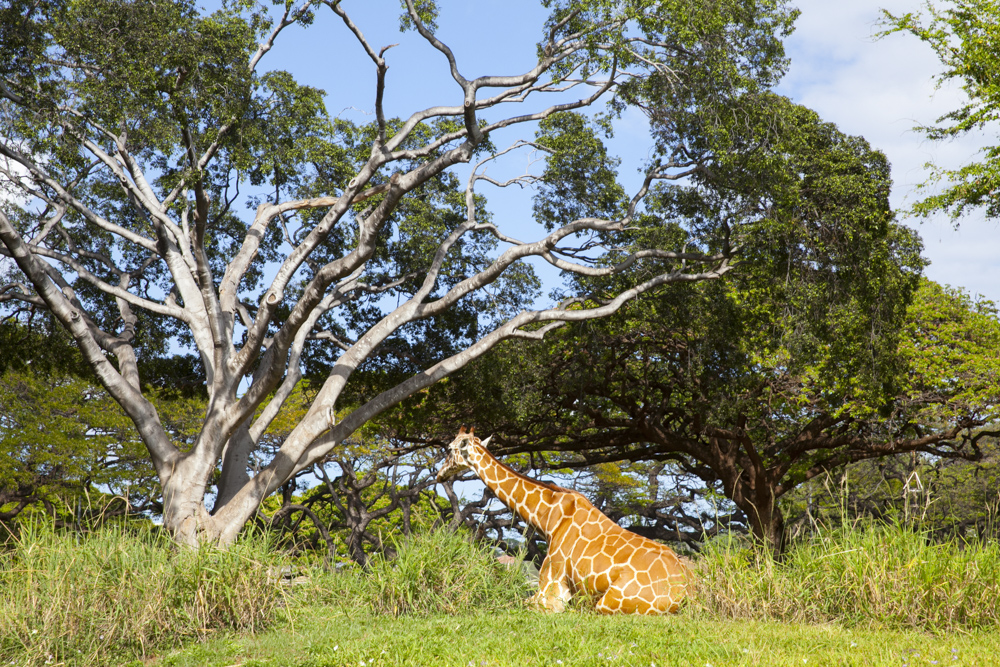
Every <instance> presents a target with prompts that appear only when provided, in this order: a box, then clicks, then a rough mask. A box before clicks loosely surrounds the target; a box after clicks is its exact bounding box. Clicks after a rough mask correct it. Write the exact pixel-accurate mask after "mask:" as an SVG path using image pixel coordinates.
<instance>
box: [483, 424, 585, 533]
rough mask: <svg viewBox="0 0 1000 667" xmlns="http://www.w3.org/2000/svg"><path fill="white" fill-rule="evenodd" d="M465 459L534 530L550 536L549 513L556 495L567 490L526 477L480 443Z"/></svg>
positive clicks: (497, 495)
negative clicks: (502, 461)
mask: <svg viewBox="0 0 1000 667" xmlns="http://www.w3.org/2000/svg"><path fill="white" fill-rule="evenodd" d="M466 458H467V460H468V462H469V463H470V464H471V465H472V469H473V470H475V471H476V474H477V475H478V476H479V479H481V480H482V481H483V484H485V485H486V486H487V487H489V489H490V491H492V492H493V493H494V494H495V495H496V497H497V498H499V499H500V500H501V502H503V503H504V504H505V505H507V507H509V508H510V509H512V510H513V511H515V512H517V514H518V516H520V517H521V518H522V519H523V520H524V521H525V522H527V523H528V524H530V525H531V526H533V527H534V528H535V530H537V531H539V532H541V533H542V534H544V535H545V536H546V537H548V536H549V535H548V529H547V528H546V526H547V525H548V515H549V512H550V511H551V509H552V508H553V507H554V506H555V503H554V502H553V497H554V496H556V495H559V494H561V493H564V492H565V490H564V489H561V488H559V487H558V486H555V485H554V484H545V483H542V482H538V481H536V480H533V479H531V478H530V477H525V476H524V475H522V474H521V473H519V472H516V471H514V470H512V469H511V468H509V467H507V466H505V465H504V464H503V463H500V461H498V460H497V459H496V457H495V456H493V455H492V454H490V453H489V451H487V450H486V448H485V447H482V446H481V445H479V444H478V443H476V444H473V445H472V446H470V447H469V452H468V454H467V455H466Z"/></svg>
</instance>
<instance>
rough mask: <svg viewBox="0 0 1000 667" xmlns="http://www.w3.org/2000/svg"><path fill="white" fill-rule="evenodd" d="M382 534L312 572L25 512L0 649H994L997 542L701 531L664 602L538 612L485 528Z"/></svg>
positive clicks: (188, 656) (60, 654)
mask: <svg viewBox="0 0 1000 667" xmlns="http://www.w3.org/2000/svg"><path fill="white" fill-rule="evenodd" d="M398 547H399V556H398V558H397V559H395V560H394V561H385V560H382V559H375V560H373V562H372V563H371V566H370V567H369V568H368V569H367V570H360V569H355V568H347V569H346V570H344V571H341V572H336V573H325V572H323V571H322V570H320V569H311V568H309V567H308V566H304V565H302V564H295V563H292V562H291V561H290V560H289V558H288V557H287V556H286V555H284V554H282V553H280V552H278V551H276V550H274V548H273V546H272V545H271V544H270V543H269V542H268V540H267V539H266V538H262V537H250V538H248V539H245V540H242V541H241V542H240V543H239V544H237V545H236V547H234V548H231V549H229V550H227V551H219V550H216V549H211V548H207V547H206V548H204V549H201V550H198V551H192V550H178V549H176V548H175V547H174V546H173V545H172V544H170V542H169V541H168V540H167V539H166V538H164V537H163V536H162V535H159V534H158V533H155V532H153V531H148V530H146V531H143V530H139V531H136V530H135V529H123V528H106V529H102V530H100V531H97V532H95V533H92V534H89V535H85V536H79V535H76V534H73V533H60V532H55V531H53V530H51V529H45V528H37V527H36V528H30V529H26V530H24V531H22V534H21V536H20V538H19V540H18V541H17V542H15V543H12V544H8V545H6V546H5V547H3V548H0V667H6V666H7V665H11V666H17V667H22V666H23V667H28V666H34V665H38V666H44V665H75V666H77V665H78V666H80V667H91V666H96V665H136V666H140V665H141V666H143V667H151V666H160V665H162V666H168V665H170V666H178V667H180V666H187V665H191V666H194V665H199V666H201V665H210V666H218V667H234V666H236V665H240V666H251V665H257V666H260V667H263V666H272V665H273V666H275V667H277V666H289V667H291V666H303V667H305V666H310V665H315V666H317V667H319V666H323V665H330V666H345V667H346V666H360V667H374V666H376V665H385V666H390V665H431V666H436V665H456V666H460V667H487V666H490V665H494V666H496V665H638V666H647V665H657V666H660V667H664V666H667V665H692V666H695V667H706V666H710V667H722V666H724V665H726V666H730V665H732V666H736V665H739V666H744V665H746V666H749V665H762V666H764V665H766V666H772V665H774V666H781V665H795V666H796V667H798V666H811V665H858V666H861V665H893V666H896V667H916V666H917V665H954V666H956V667H957V666H967V665H982V666H984V667H986V666H992V665H1000V621H998V619H1000V611H998V609H997V606H998V605H997V600H998V598H1000V566H998V563H1000V548H998V545H996V544H994V543H974V542H963V543H959V542H950V543H944V544H934V543H930V542H928V541H927V540H926V539H925V536H923V535H922V534H921V533H919V532H914V531H912V530H908V529H906V528H903V527H901V526H898V525H897V526H891V525H890V526H867V527H854V528H850V529H845V530H840V531H833V532H830V533H827V534H824V535H817V536H815V537H814V538H812V539H811V540H808V541H805V542H802V543H799V544H797V545H795V547H794V548H793V549H792V550H791V551H790V552H789V554H788V555H787V556H786V558H785V559H784V560H783V561H782V562H780V563H775V562H774V561H772V560H771V559H770V558H768V557H767V556H766V555H764V554H762V553H761V552H759V551H757V550H754V549H750V548H747V547H746V546H741V545H740V544H739V543H738V542H737V543H728V544H721V545H716V546H715V547H713V549H710V550H709V552H708V553H707V554H705V555H703V556H702V557H701V558H700V559H698V560H697V561H696V562H695V566H696V568H697V571H698V583H697V585H696V586H695V587H694V589H693V591H692V598H691V600H690V601H689V602H688V603H687V604H686V605H685V606H684V607H683V608H682V610H681V612H680V613H679V614H678V615H676V616H671V617H663V618H645V617H603V616H599V615H597V614H595V613H594V612H593V611H592V610H591V609H588V607H587V605H586V604H585V603H580V604H575V605H573V606H572V607H573V608H572V609H571V610H570V611H568V612H567V613H565V614H561V615H547V614H540V613H537V612H534V611H531V610H528V609H526V608H525V605H524V602H523V600H524V598H525V597H526V596H527V595H528V593H529V592H530V591H529V590H528V588H527V587H526V585H525V582H524V579H523V577H522V576H521V575H520V573H519V572H517V571H516V570H508V569H506V568H504V567H503V566H501V565H499V564H498V563H497V561H496V559H495V557H494V555H493V553H492V551H491V549H490V548H489V547H487V546H482V545H476V544H473V543H471V542H469V541H468V540H467V539H466V538H465V537H463V536H458V535H452V534H445V533H433V534H429V535H423V536H418V537H417V538H416V539H412V540H410V541H408V542H405V543H403V544H400V545H398ZM289 568H290V569H291V570H292V571H293V572H294V573H295V574H296V575H300V576H298V577H297V578H296V583H294V584H289V583H288V581H287V579H286V578H285V577H283V576H282V573H284V572H285V571H287V570H288V569H289Z"/></svg>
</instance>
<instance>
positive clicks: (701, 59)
mask: <svg viewBox="0 0 1000 667" xmlns="http://www.w3.org/2000/svg"><path fill="white" fill-rule="evenodd" d="M355 4H356V3H353V2H349V1H347V0H344V1H340V0H305V1H304V2H303V3H302V4H298V5H296V4H293V3H292V2H290V1H289V2H286V3H279V4H278V5H276V7H274V8H273V9H274V10H275V11H276V12H278V13H277V14H276V15H271V14H270V13H269V11H270V10H269V9H268V8H267V7H264V6H258V5H256V4H254V3H252V2H242V1H233V2H228V1H227V2H223V5H222V8H221V9H219V10H217V11H215V12H212V13H205V12H203V11H202V10H199V9H198V8H197V7H196V5H195V4H194V3H193V2H192V1H190V0H185V1H181V2H176V1H174V0H152V1H144V2H133V1H131V0H72V1H63V0H13V2H10V3H6V5H5V6H4V7H3V8H2V9H0V12H2V16H0V26H2V28H0V52H2V53H4V54H6V55H7V56H8V57H5V58H4V59H2V62H0V108H2V112H0V118H2V120H0V123H2V125H0V158H2V163H0V188H2V189H3V190H4V191H5V195H6V198H7V201H6V203H4V204H3V205H2V208H0V241H2V246H0V247H2V248H3V253H4V254H5V255H6V256H7V257H10V258H12V259H13V261H14V263H16V267H17V272H16V273H17V275H15V276H14V277H13V278H12V279H11V280H10V281H9V282H7V283H6V284H4V285H2V286H0V299H2V300H4V301H6V302H7V303H8V304H19V307H23V308H27V309H29V310H31V309H36V310H38V309H42V310H48V311H50V312H51V313H52V315H53V316H54V317H55V318H56V319H57V320H58V321H59V322H60V323H61V324H62V325H63V326H64V327H66V328H67V329H68V330H69V331H70V332H71V333H72V335H73V337H74V339H75V340H76V343H77V345H78V346H79V349H80V350H81V352H82V354H83V356H84V358H85V359H86V361H87V362H88V363H89V364H90V365H91V366H92V367H93V369H94V372H95V373H96V374H97V376H98V378H99V379H100V382H101V383H102V384H103V385H104V387H105V388H106V390H107V391H108V393H109V394H110V395H111V396H112V397H113V398H114V399H115V400H116V401H118V402H119V403H120V404H121V405H122V406H123V408H124V409H125V412H126V413H127V414H128V415H129V417H130V418H131V419H132V421H133V422H134V423H135V425H136V427H137V429H138V431H139V434H140V436H141V438H142V440H143V442H144V443H145V445H146V447H147V449H148V451H149V454H150V457H151V460H152V463H153V465H154V466H155V468H156V472H157V475H158V477H159V480H160V483H161V486H162V490H163V500H164V513H163V522H164V526H165V527H166V528H167V529H168V530H169V531H171V533H172V534H173V535H174V536H175V538H176V539H177V540H178V541H180V542H182V543H186V544H195V543H198V542H201V541H215V542H218V543H222V544H226V543H229V542H231V541H232V540H233V539H234V538H235V536H236V535H237V533H238V532H239V530H240V529H241V527H242V526H243V525H244V524H245V522H246V521H247V520H248V519H249V518H250V517H252V516H253V515H254V513H255V512H256V510H257V508H258V506H259V504H260V502H261V500H262V499H263V498H265V497H266V496H268V495H269V494H270V493H272V492H273V491H275V490H276V489H278V488H279V487H280V486H281V485H282V484H284V483H285V482H286V481H287V480H288V479H290V478H292V477H293V476H294V475H296V474H297V473H298V472H300V471H302V470H304V469H307V468H309V467H310V466H312V465H313V464H314V463H316V462H317V461H320V460H322V459H323V458H324V457H325V456H327V455H328V454H329V453H330V452H331V451H333V450H334V449H335V448H336V447H337V446H338V443H341V442H342V441H344V439H345V438H346V437H347V436H349V435H350V434H351V433H352V432H354V431H355V430H356V429H357V428H359V427H360V426H361V425H363V424H364V423H366V422H367V421H368V420H370V419H372V418H373V417H375V416H376V415H378V414H379V413H381V412H382V411H384V410H386V409H387V408H389V407H391V406H393V405H395V404H397V403H398V402H399V401H401V400H403V399H404V398H406V397H408V396H411V395H413V394H414V393H415V392H418V391H420V390H421V389H423V388H426V387H428V386H430V385H431V384H432V383H434V382H436V381H438V380H439V379H441V378H443V377H445V376H447V375H448V374H449V373H452V372H454V371H455V370H457V369H459V368H461V367H462V366H463V365H465V364H467V363H469V362H470V361H471V360H473V359H475V358H476V357H478V356H480V355H482V354H483V353H484V352H486V351H487V350H489V349H490V348H491V347H493V346H494V345H496V344H497V343H498V342H500V341H502V340H504V339H508V338H513V337H534V338H538V337H541V336H542V335H544V333H545V332H546V331H549V330H551V329H552V328H554V327H557V326H558V325H559V324H561V323H564V322H569V321H581V320H587V319H591V318H596V317H601V316H605V315H608V314H610V313H612V312H614V311H616V310H617V309H619V308H620V307H621V306H622V304H624V303H626V302H627V301H628V300H630V299H632V298H633V297H635V296H637V295H639V294H641V293H643V292H647V291H649V290H651V289H655V288H657V287H661V286H663V285H667V284H669V283H685V282H691V281H701V280H707V279H713V278H717V277H719V276H721V275H723V274H725V273H726V272H727V271H728V270H729V268H730V267H731V260H732V257H733V255H734V252H735V248H734V246H733V244H732V243H730V241H729V237H730V236H731V234H732V232H733V225H738V224H739V223H740V220H734V219H732V218H729V217H726V216H722V217H719V218H717V219H708V220H704V219H692V220H681V221H677V224H676V227H677V229H678V230H681V233H679V234H675V235H674V236H673V237H672V238H671V240H670V241H671V242H670V244H669V245H660V246H659V247H655V246H649V247H643V248H638V247H635V246H634V245H633V246H632V249H631V250H629V251H627V252H621V251H620V250H619V249H620V248H622V247H624V246H625V245H626V242H627V241H628V240H629V237H630V231H629V230H630V229H631V227H632V226H633V225H634V223H635V221H636V220H637V219H638V218H639V216H640V215H645V214H644V213H643V202H644V199H645V198H646V196H647V194H648V193H649V192H650V187H651V185H652V184H654V183H655V182H657V181H661V180H664V179H670V180H674V181H678V182H681V181H682V180H683V179H684V178H685V176H688V175H690V174H694V173H697V172H699V171H700V170H703V169H705V168H706V164H707V162H708V161H709V160H710V159H711V157H712V151H711V146H712V145H713V144H711V142H709V143H707V144H706V143H705V140H704V138H702V137H699V136H694V135H693V134H692V133H697V132H700V131H701V130H702V129H703V128H704V127H707V126H705V125H704V124H703V123H699V122H696V120H697V118H701V117H715V118H739V117H740V113H739V105H740V104H752V102H753V99H754V95H756V94H758V93H760V92H761V91H764V90H766V89H767V88H768V87H769V86H771V85H773V84H774V83H775V82H776V81H777V79H778V78H779V77H780V75H781V73H782V71H783V68H784V66H785V60H784V57H783V51H782V48H781V41H780V40H781V38H782V37H783V36H784V35H786V34H787V33H788V31H790V29H791V21H792V20H793V19H794V12H793V11H791V10H788V9H787V8H786V7H785V3H784V0H760V1H758V2H752V3H748V2H744V1H743V0H718V1H715V2H710V3H705V2H702V1H701V0H657V1H649V0H646V1H638V0H630V1H629V2H619V3H608V2H604V1H601V0H548V1H546V2H544V3H543V4H544V5H545V7H547V8H548V9H549V10H550V15H549V18H548V20H547V21H545V23H544V25H542V26H539V28H538V34H539V39H540V41H539V42H538V44H537V51H534V52H533V53H532V55H531V57H532V59H533V60H534V63H533V64H532V65H531V66H530V67H528V68H526V69H525V70H523V71H515V72H510V73H504V74H502V75H496V76H480V77H475V78H469V77H468V76H467V74H466V72H467V69H466V67H465V66H464V65H463V62H462V61H461V60H460V59H459V58H458V57H457V56H456V53H455V51H453V50H452V49H451V48H450V47H449V46H448V44H446V43H445V41H443V40H442V38H441V37H440V36H439V35H438V34H437V29H436V20H437V17H438V11H439V9H440V10H441V11H445V10H446V8H444V7H441V8H439V7H438V6H437V5H438V3H435V2H433V1H431V0H418V1H416V2H414V0H406V2H405V8H404V14H403V19H402V22H401V25H402V28H403V29H405V30H408V31H409V32H407V33H405V35H404V37H403V40H404V41H403V42H402V43H401V44H400V45H398V46H395V48H394V49H393V50H392V51H389V48H390V46H381V47H380V45H378V44H372V43H370V42H369V41H368V40H367V39H366V37H365V26H363V25H360V24H359V23H357V22H355V21H354V20H353V19H352V11H353V9H354V6H355ZM389 4H390V5H391V4H393V3H389ZM384 15H385V14H384V13H383V16H384ZM324 18H329V19H334V20H335V23H330V24H326V23H322V21H321V20H322V19H324ZM485 20H486V19H483V21H482V22H481V23H480V25H482V24H483V23H485ZM393 21H395V19H393ZM314 22H316V25H315V26H314V27H313V28H312V29H323V30H330V31H334V30H337V29H338V28H337V26H339V32H337V33H336V34H335V35H334V34H331V38H330V39H329V40H328V41H327V45H328V48H329V49H330V52H328V53H323V54H317V57H320V58H322V59H323V61H324V62H326V63H329V65H330V66H331V67H339V66H340V63H341V62H342V61H343V62H346V61H347V54H348V52H347V51H346V50H347V49H356V50H358V53H361V54H363V55H364V57H365V58H366V59H367V62H369V66H370V72H371V79H370V84H369V85H368V86H366V87H365V89H364V90H360V91H359V90H352V89H349V88H348V89H341V90H337V91H334V92H333V93H332V96H334V98H335V104H336V108H338V109H340V108H344V107H347V106H351V105H353V106H357V107H360V108H373V109H374V120H373V121H372V122H371V123H369V124H368V125H355V124H352V123H350V122H347V121H345V120H343V119H337V118H331V117H330V116H329V115H328V114H327V112H326V107H325V101H324V100H325V98H324V92H323V91H320V90H317V89H315V88H311V87H309V86H305V85H300V84H298V83H297V82H296V81H295V79H294V78H293V76H292V75H291V74H289V73H287V72H283V71H267V70H266V69H265V63H266V62H267V59H266V56H267V54H268V53H269V52H271V51H272V50H273V49H277V48H279V47H280V46H281V43H282V39H283V38H284V37H286V35H287V32H288V29H289V27H290V26H293V25H296V24H298V25H301V26H306V25H308V24H312V23H314ZM296 29H298V28H296ZM475 29H478V26H469V31H473V30H475ZM421 49H423V50H424V51H423V52H426V53H427V54H429V56H434V59H431V60H429V61H428V62H429V64H428V67H429V68H430V67H436V68H440V70H441V71H442V72H443V73H444V74H446V76H447V77H449V80H450V82H451V88H450V90H446V91H444V92H442V93H440V101H439V102H437V103H436V104H435V105H432V106H426V107H425V106H422V105H421V106H417V107H416V108H414V109H413V110H410V111H406V112H405V113H401V114H399V115H400V117H399V118H393V117H390V115H389V114H387V113H386V104H385V100H386V96H387V92H388V83H387V81H388V80H387V76H386V73H387V70H388V68H389V65H390V63H391V59H392V58H393V57H413V55H412V54H414V53H422V52H421ZM428 77H430V74H428ZM739 100H744V102H739ZM604 101H608V102H611V107H610V110H609V113H607V114H604V115H602V119H603V120H602V121H601V125H603V126H604V128H605V129H610V127H611V126H612V125H613V124H614V122H615V120H616V118H617V117H619V115H620V114H631V113H632V112H631V111H630V109H631V108H638V109H640V110H644V111H645V112H646V113H647V114H648V115H649V116H650V117H651V118H652V119H653V121H654V122H655V123H656V124H657V126H658V127H669V128H672V129H671V130H670V131H669V132H660V133H658V134H657V135H656V141H655V142H654V146H653V147H652V149H651V151H650V155H651V157H652V158H653V159H652V160H651V161H650V162H649V163H648V164H646V165H644V166H642V169H643V177H642V178H641V179H640V181H641V182H639V183H638V184H636V185H635V186H634V187H633V191H632V192H631V193H630V194H626V193H625V190H624V188H623V186H621V185H620V184H618V183H617V182H616V180H615V178H614V176H615V168H616V166H617V164H616V162H615V161H614V160H613V159H612V158H611V157H609V156H608V154H607V152H606V151H605V150H604V149H603V146H602V144H601V140H600V138H599V132H598V131H597V127H596V126H594V125H593V124H591V123H590V122H578V120H574V117H573V116H572V115H565V114H567V112H571V111H573V110H584V109H587V108H588V107H592V106H593V105H595V104H598V103H603V102H604ZM712 109H716V111H714V112H713V111H712ZM633 117H634V116H633V115H629V116H628V119H631V118H633ZM539 123H541V124H542V125H541V126H539ZM536 132H538V133H540V137H539V138H538V140H536V137H535V136H534V135H535V133H536ZM546 137H549V138H550V139H549V140H544V139H545V138H546ZM709 139H711V137H709ZM501 141H502V142H503V143H501ZM535 150H537V151H542V152H543V153H544V154H545V155H547V158H546V161H545V171H544V173H537V172H534V173H528V174H523V173H522V175H520V176H516V177H514V178H511V179H509V180H504V179H502V178H500V179H498V178H494V177H493V176H487V175H486V173H485V169H486V168H487V167H488V166H490V165H493V164H494V162H495V160H497V159H499V158H501V157H503V156H508V155H510V154H511V153H513V152H517V151H522V152H525V151H535ZM742 150H744V151H753V150H754V146H751V145H748V146H745V147H743V149H742ZM463 165H470V166H467V167H464V166H463ZM462 182H464V184H465V185H464V186H462V185H461V183H462ZM539 182H543V183H545V184H546V185H547V189H544V188H543V190H544V197H545V201H544V202H542V203H541V204H539V205H538V206H537V207H536V218H537V221H538V223H539V225H540V226H539V230H540V234H541V238H539V239H538V240H536V241H533V242H524V241H521V240H519V239H518V238H516V236H515V232H514V231H512V230H511V228H510V225H509V224H508V223H506V222H504V223H501V222H494V221H493V220H492V219H491V217H490V216H489V215H488V214H487V213H486V211H485V209H484V206H485V201H484V200H483V197H482V194H481V193H480V190H481V189H482V188H483V187H485V186H487V185H493V186H504V185H520V186H523V185H526V184H531V183H539ZM247 193H250V194H249V195H248V194H247ZM595 193H599V194H600V195H601V196H594V195H595ZM246 204H250V205H251V206H249V207H247V208H248V209H249V213H248V214H247V215H243V214H242V213H241V212H240V211H241V209H243V207H244V205H246ZM647 217H648V216H647ZM649 222H650V224H652V223H653V222H654V221H653V219H652V218H649ZM528 258H539V261H541V262H548V263H550V264H552V265H554V266H556V267H558V268H559V269H561V270H563V271H567V272H569V273H571V274H578V275H581V276H600V275H612V274H615V273H617V272H620V271H623V270H626V269H629V268H631V267H633V266H634V265H635V264H636V263H641V264H643V265H645V266H647V267H648V273H647V274H646V278H645V279H644V280H642V281H639V282H638V283H635V284H631V285H629V286H628V287H627V288H624V289H622V290H620V291H618V292H617V293H615V294H611V295H607V294H605V295H602V297H607V298H602V299H601V300H600V301H595V300H586V299H585V300H583V301H581V300H579V299H577V298H572V297H576V296H577V295H567V296H568V297H571V298H568V299H567V300H565V301H564V302H562V303H561V304H559V305H553V306H550V307H544V306H542V307H538V308H531V307H529V306H528V304H529V303H530V297H531V296H532V294H533V292H534V289H535V285H536V284H537V283H536V281H535V279H534V278H533V274H532V272H531V268H530V266H529V265H528V264H526V263H525V260H526V259H528ZM605 258H607V259H613V261H603V262H602V259H605ZM583 296H584V297H586V296H587V295H586V294H584V295H583ZM184 346H188V347H189V349H191V350H193V351H195V352H196V354H197V359H198V362H199V364H200V373H201V374H202V375H203V377H204V381H205V394H206V398H207V408H206V410H205V413H204V415H203V419H202V420H201V425H200V429H199V431H198V433H197V435H196V436H195V437H194V438H191V439H186V438H181V439H178V438H175V437H174V435H173V434H172V433H171V431H170V430H169V429H168V428H166V427H165V425H164V423H163V420H162V419H161V416H160V415H159V414H158V412H157V410H156V407H155V405H154V403H153V402H152V401H151V400H150V397H149V395H148V393H147V383H146V379H145V378H144V377H143V374H142V369H143V368H144V366H143V361H144V360H148V359H149V358H157V357H159V358H162V357H164V355H168V354H171V353H176V352H179V351H183V347H184ZM307 357H308V358H309V359H312V360H314V361H315V364H314V365H313V369H316V368H323V369H324V372H325V376H324V378H323V379H322V383H321V385H320V388H319V390H318V392H317V393H316V396H315V399H314V400H313V402H312V404H311V405H310V406H309V409H308V410H307V411H306V413H305V415H304V416H303V417H302V419H301V420H300V421H299V422H298V423H297V424H296V425H295V427H294V428H293V429H292V430H291V432H290V433H288V436H287V438H285V439H284V441H283V442H282V444H281V446H280V448H279V449H278V450H277V451H276V452H275V453H274V455H273V457H271V458H270V459H269V460H268V461H266V462H264V463H265V464H264V465H263V466H262V467H260V468H259V469H256V470H251V468H250V467H249V465H248V463H249V462H250V460H251V457H253V456H255V453H256V452H257V451H258V444H259V443H260V442H261V440H262V437H263V436H264V434H265V433H266V431H267V430H268V427H269V425H270V424H271V422H272V420H273V419H274V417H275V415H276V414H277V413H278V411H279V410H280V408H281V406H282V404H283V402H284V401H285V399H286V398H287V397H289V396H290V395H291V394H292V392H293V389H294V387H295V386H296V384H297V382H298V380H299V379H300V377H301V374H302V365H303V361H304V359H305V358H307ZM251 472H254V473H255V474H253V475H252V476H251V475H250V473H251ZM216 480H217V484H216ZM213 484H214V488H213Z"/></svg>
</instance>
